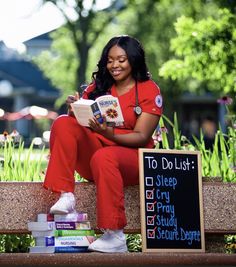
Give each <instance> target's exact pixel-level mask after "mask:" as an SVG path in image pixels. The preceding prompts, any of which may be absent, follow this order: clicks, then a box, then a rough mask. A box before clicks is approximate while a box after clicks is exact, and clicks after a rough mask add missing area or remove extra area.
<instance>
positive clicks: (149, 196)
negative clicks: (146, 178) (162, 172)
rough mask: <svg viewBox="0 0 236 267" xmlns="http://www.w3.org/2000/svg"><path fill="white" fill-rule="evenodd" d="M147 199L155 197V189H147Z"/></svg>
mask: <svg viewBox="0 0 236 267" xmlns="http://www.w3.org/2000/svg"><path fill="white" fill-rule="evenodd" d="M146 199H154V189H153V190H146Z"/></svg>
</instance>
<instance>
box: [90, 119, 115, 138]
mask: <svg viewBox="0 0 236 267" xmlns="http://www.w3.org/2000/svg"><path fill="white" fill-rule="evenodd" d="M102 118H103V122H102V123H99V122H98V120H97V119H96V118H95V117H94V118H93V119H90V120H89V127H90V128H91V129H92V130H93V131H94V132H96V133H99V134H101V135H103V136H105V137H107V138H110V137H111V130H110V129H109V128H111V127H108V126H107V122H106V117H105V116H102Z"/></svg>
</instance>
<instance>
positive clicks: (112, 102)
mask: <svg viewBox="0 0 236 267" xmlns="http://www.w3.org/2000/svg"><path fill="white" fill-rule="evenodd" d="M71 108H72V111H73V112H74V115H75V117H76V119H77V121H78V122H79V124H81V125H83V126H89V125H88V122H89V119H93V117H95V118H96V119H97V120H98V121H99V123H102V122H103V118H102V115H105V117H106V122H107V124H108V125H111V126H113V125H117V126H118V125H123V122H124V118H123V114H122V111H121V107H120V104H119V99H118V98H117V97H114V96H112V95H103V96H99V97H98V98H96V100H95V101H94V100H91V99H83V98H81V99H79V100H77V101H75V102H74V103H72V104H71Z"/></svg>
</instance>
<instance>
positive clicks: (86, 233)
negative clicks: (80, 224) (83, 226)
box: [54, 230, 95, 236]
mask: <svg viewBox="0 0 236 267" xmlns="http://www.w3.org/2000/svg"><path fill="white" fill-rule="evenodd" d="M94 235H95V232H94V230H55V231H54V236H94Z"/></svg>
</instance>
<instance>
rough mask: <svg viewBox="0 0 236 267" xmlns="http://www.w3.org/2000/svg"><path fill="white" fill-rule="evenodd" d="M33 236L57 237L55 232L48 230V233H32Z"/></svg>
mask: <svg viewBox="0 0 236 267" xmlns="http://www.w3.org/2000/svg"><path fill="white" fill-rule="evenodd" d="M31 235H32V236H33V237H40V236H54V235H55V231H54V230H48V231H31Z"/></svg>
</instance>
